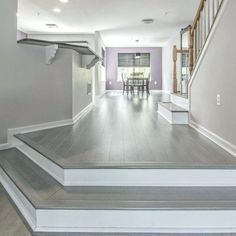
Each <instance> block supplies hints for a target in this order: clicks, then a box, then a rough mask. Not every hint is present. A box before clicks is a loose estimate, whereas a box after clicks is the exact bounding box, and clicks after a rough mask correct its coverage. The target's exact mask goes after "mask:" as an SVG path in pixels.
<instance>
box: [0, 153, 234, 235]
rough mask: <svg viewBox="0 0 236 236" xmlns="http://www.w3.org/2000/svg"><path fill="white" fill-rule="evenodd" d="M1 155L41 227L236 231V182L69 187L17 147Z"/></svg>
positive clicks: (1, 167) (35, 226)
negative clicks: (235, 185) (228, 184)
mask: <svg viewBox="0 0 236 236" xmlns="http://www.w3.org/2000/svg"><path fill="white" fill-rule="evenodd" d="M0 155H1V158H0V182H1V183H2V185H3V186H4V188H5V189H6V191H7V192H8V194H9V195H10V197H11V198H12V200H13V201H14V202H15V204H16V206H17V207H18V208H19V210H20V211H21V213H22V214H23V216H24V217H25V219H26V220H27V222H28V223H29V225H30V226H31V228H32V230H33V231H35V232H91V233H92V232H100V233H106V232H109V233H229V232H230V233H233V232H236V188H233V187H230V188H225V187H224V188H212V187H204V188H199V187H194V188H189V187H182V188H181V187H178V188H173V187H172V188H169V187H138V188H137V187H67V188H63V187H62V186H61V185H60V184H59V183H57V182H56V181H55V180H53V178H51V177H50V176H49V175H48V174H47V173H46V172H45V171H43V170H42V169H41V168H39V167H38V166H37V165H36V164H34V163H33V162H32V161H30V160H29V159H28V158H27V157H25V156H24V155H23V154H22V153H20V152H19V151H17V150H16V149H11V150H6V151H4V152H2V153H1V154H0ZM26 170H27V171H26Z"/></svg>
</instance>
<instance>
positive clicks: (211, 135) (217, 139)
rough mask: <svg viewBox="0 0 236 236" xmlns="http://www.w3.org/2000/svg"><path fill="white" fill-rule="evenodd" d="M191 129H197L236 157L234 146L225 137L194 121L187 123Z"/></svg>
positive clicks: (235, 147)
mask: <svg viewBox="0 0 236 236" xmlns="http://www.w3.org/2000/svg"><path fill="white" fill-rule="evenodd" d="M189 125H190V126H191V127H192V128H193V129H195V130H196V131H198V132H199V133H201V134H203V135H204V136H206V137H207V138H208V139H210V140H211V141H213V142H214V143H216V144H217V145H219V146H220V147H221V148H223V149H224V150H226V151H227V152H229V153H230V154H232V155H233V156H235V157H236V146H235V145H233V144H232V143H230V142H228V141H226V140H225V139H223V138H221V137H219V136H218V135H216V134H215V133H213V132H211V131H210V130H208V129H206V128H204V127H203V126H201V125H199V124H197V123H196V122H194V121H192V120H191V121H190V124H189Z"/></svg>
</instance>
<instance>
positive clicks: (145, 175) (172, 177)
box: [14, 138, 236, 186]
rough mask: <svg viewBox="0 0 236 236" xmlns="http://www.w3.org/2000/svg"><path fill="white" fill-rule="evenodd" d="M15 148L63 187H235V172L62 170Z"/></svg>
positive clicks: (28, 150) (18, 144) (32, 152)
mask: <svg viewBox="0 0 236 236" xmlns="http://www.w3.org/2000/svg"><path fill="white" fill-rule="evenodd" d="M14 144H15V145H16V147H17V148H18V149H19V150H20V151H22V152H23V153H24V154H25V155H26V156H28V157H29V158H30V159H31V160H32V161H34V162H35V163H36V164H38V165H39V166H40V167H42V168H43V169H44V170H45V171H47V172H48V173H49V174H50V175H51V176H52V177H54V178H55V179H56V180H57V181H58V182H59V183H61V184H62V185H64V186H236V170H233V169H232V170H231V169H222V170H218V169H184V168H183V169H168V168H159V169H158V168H157V169H139V168H135V169H99V168H97V169H62V168H61V167H59V166H57V165H56V164H54V163H53V162H51V161H50V160H49V159H47V158H46V157H44V156H43V155H41V154H40V153H38V152H36V151H35V150H33V149H32V148H31V147H29V146H27V145H26V144H24V143H23V142H21V141H20V140H18V139H16V138H14Z"/></svg>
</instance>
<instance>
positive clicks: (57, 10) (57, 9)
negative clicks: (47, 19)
mask: <svg viewBox="0 0 236 236" xmlns="http://www.w3.org/2000/svg"><path fill="white" fill-rule="evenodd" d="M53 11H54V12H56V13H60V12H61V9H60V8H54V9H53Z"/></svg>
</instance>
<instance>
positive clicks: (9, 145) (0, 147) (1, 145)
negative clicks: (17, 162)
mask: <svg viewBox="0 0 236 236" xmlns="http://www.w3.org/2000/svg"><path fill="white" fill-rule="evenodd" d="M9 148H11V144H10V143H3V144H0V151H2V150H5V149H9Z"/></svg>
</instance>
